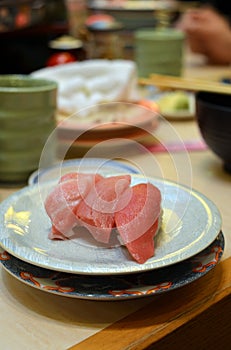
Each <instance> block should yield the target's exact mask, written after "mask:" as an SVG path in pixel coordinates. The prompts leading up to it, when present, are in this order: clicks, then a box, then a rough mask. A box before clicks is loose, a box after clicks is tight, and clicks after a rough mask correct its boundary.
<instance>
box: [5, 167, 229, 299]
mask: <svg viewBox="0 0 231 350" xmlns="http://www.w3.org/2000/svg"><path fill="white" fill-rule="evenodd" d="M119 164H120V163H119ZM111 166H112V163H110V167H111ZM96 169H98V167H97V166H96ZM110 172H111V173H109V172H107V169H106V166H105V169H104V170H103V169H101V173H104V174H106V175H109V176H110V174H111V175H112V174H113V175H115V174H118V173H120V174H121V173H130V174H131V178H132V185H135V184H138V183H143V182H150V183H152V184H153V185H155V186H157V187H158V188H159V189H160V191H161V193H162V208H163V221H162V225H161V229H160V231H159V232H158V234H157V235H156V237H155V254H154V256H153V257H152V258H150V259H149V260H148V261H147V262H146V263H144V264H138V263H136V262H135V261H133V260H132V259H131V257H130V256H129V255H128V252H127V250H126V249H125V248H124V247H123V246H117V247H112V248H110V249H108V248H105V247H104V246H100V245H99V244H98V243H96V242H94V241H93V239H89V237H88V236H86V235H82V236H81V234H80V235H79V236H78V237H77V238H74V239H70V240H66V241H51V240H50V239H49V238H48V234H49V232H50V229H51V222H50V219H49V217H48V216H47V214H46V211H45V209H44V199H45V198H46V196H47V194H48V193H49V192H50V191H51V189H52V188H53V186H54V185H55V184H56V183H57V181H56V180H54V181H44V182H43V181H40V182H37V183H34V184H33V185H29V186H28V187H25V188H23V189H22V190H20V191H18V192H16V193H15V194H13V195H11V196H10V197H8V198H7V199H6V200H5V201H3V202H2V203H1V205H0V243H1V246H2V248H0V261H1V263H2V265H3V267H4V268H5V269H6V270H7V271H8V272H9V273H10V274H12V275H13V276H14V277H16V278H18V279H19V280H20V281H22V282H24V283H26V284H28V285H30V286H33V287H35V288H39V289H41V290H43V291H46V292H49V293H53V294H59V295H62V296H67V297H73V298H82V299H92V300H112V301H113V300H121V299H131V298H138V297H145V296H150V295H156V294H160V293H163V292H167V291H170V290H172V289H176V288H178V287H181V286H184V285H186V284H188V283H191V282H192V281H195V280H197V279H198V278H200V277H202V276H203V275H205V274H206V273H207V272H208V271H210V270H211V269H212V268H214V267H215V266H216V265H217V264H218V262H219V261H220V259H221V257H222V254H223V251H224V236H223V233H222V231H221V216H220V213H219V211H218V209H217V207H216V206H215V205H214V204H213V203H212V202H211V201H210V200H209V199H208V198H207V197H205V196H204V195H203V194H201V193H199V192H197V191H195V190H192V189H190V188H188V187H185V186H182V185H179V184H176V183H173V182H170V181H167V180H163V179H157V178H147V177H144V176H143V175H141V174H139V173H137V170H136V169H135V168H133V167H131V168H130V169H128V167H127V165H126V167H125V168H123V165H122V164H120V169H119V166H118V164H117V162H115V168H114V170H112V169H110Z"/></svg>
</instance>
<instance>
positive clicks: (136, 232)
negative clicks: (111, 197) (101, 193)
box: [115, 183, 161, 264]
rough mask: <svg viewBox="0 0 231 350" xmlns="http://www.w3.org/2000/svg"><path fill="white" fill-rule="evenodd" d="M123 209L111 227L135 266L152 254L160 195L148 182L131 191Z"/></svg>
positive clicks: (117, 214) (159, 210) (117, 213)
mask: <svg viewBox="0 0 231 350" xmlns="http://www.w3.org/2000/svg"><path fill="white" fill-rule="evenodd" d="M131 189H132V196H131V199H130V201H129V203H128V204H127V206H126V207H125V208H123V209H122V210H120V211H118V212H116V213H115V224H116V227H117V230H118V231H119V234H120V236H121V238H122V242H123V243H124V244H125V245H126V247H127V249H128V251H129V253H130V254H131V255H132V257H133V258H134V259H135V260H136V261H137V262H138V263H141V264H142V263H144V262H145V261H146V260H147V259H149V258H150V257H152V256H153V255H154V236H155V234H156V232H157V230H158V226H159V225H158V219H159V217H160V213H161V193H160V191H159V189H158V188H157V187H155V186H153V185H152V184H150V183H147V184H144V183H143V184H138V185H136V186H133V187H132V188H131Z"/></svg>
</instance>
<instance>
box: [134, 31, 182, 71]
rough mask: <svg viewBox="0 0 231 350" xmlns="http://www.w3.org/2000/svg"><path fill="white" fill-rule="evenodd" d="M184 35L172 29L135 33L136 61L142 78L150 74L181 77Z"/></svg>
mask: <svg viewBox="0 0 231 350" xmlns="http://www.w3.org/2000/svg"><path fill="white" fill-rule="evenodd" d="M184 38H185V36H184V33H183V32H181V31H179V30H175V29H170V28H163V29H153V28H142V29H139V30H137V31H136V32H135V57H134V58H135V61H136V63H137V67H138V73H139V76H140V77H148V76H149V75H150V74H166V75H175V76H180V75H181V74H182V67H183V49H184Z"/></svg>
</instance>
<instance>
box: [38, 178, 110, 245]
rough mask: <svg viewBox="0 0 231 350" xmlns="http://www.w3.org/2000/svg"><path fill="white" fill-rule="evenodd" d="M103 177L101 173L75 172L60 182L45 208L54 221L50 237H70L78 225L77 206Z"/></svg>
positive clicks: (46, 202) (48, 198) (48, 197)
mask: <svg viewBox="0 0 231 350" xmlns="http://www.w3.org/2000/svg"><path fill="white" fill-rule="evenodd" d="M102 178H103V177H102V176H100V175H97V176H96V175H94V174H81V173H78V174H76V173H75V175H71V176H69V178H68V176H66V178H65V179H64V180H61V182H59V184H58V185H57V186H56V187H55V188H54V189H53V191H52V192H51V193H50V194H49V195H48V196H47V198H46V201H45V209H46V212H47V214H48V216H49V217H50V219H51V222H52V230H51V232H50V234H49V238H51V239H54V238H56V239H57V238H59V239H65V238H68V237H70V234H71V232H70V231H71V229H72V228H73V227H74V226H76V225H78V219H77V217H76V215H75V214H74V212H75V211H76V207H77V206H78V205H79V203H80V202H81V200H82V198H83V197H85V196H86V195H87V194H88V192H89V191H90V189H91V188H92V187H94V185H95V181H96V182H97V181H99V179H102Z"/></svg>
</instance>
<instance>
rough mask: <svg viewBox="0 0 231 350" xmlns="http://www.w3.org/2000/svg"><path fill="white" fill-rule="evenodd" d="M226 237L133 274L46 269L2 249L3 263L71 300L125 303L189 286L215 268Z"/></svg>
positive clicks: (16, 274)
mask: <svg viewBox="0 0 231 350" xmlns="http://www.w3.org/2000/svg"><path fill="white" fill-rule="evenodd" d="M224 244H225V242H224V236H223V234H222V232H220V233H219V235H218V237H217V238H216V239H215V241H213V242H212V244H210V245H209V246H208V247H207V248H206V249H204V250H203V251H202V252H200V253H199V254H197V255H195V256H193V257H191V258H189V259H187V260H185V261H182V262H180V263H178V264H174V265H171V266H166V267H164V268H162V269H157V270H151V271H147V272H142V273H133V274H130V275H113V276H108V275H107V276H96V275H92V276H91V275H78V274H75V275H73V274H70V273H65V272H56V271H52V270H47V269H43V268H41V267H38V266H34V265H31V264H28V263H26V262H25V261H22V260H20V259H17V258H15V257H14V256H12V255H10V254H9V253H7V252H6V251H4V250H3V249H1V248H0V263H2V266H3V267H4V268H5V270H6V271H7V272H9V273H10V274H11V275H12V276H14V277H16V278H17V279H18V280H19V281H21V282H23V283H25V284H27V285H29V286H32V287H35V288H38V289H40V290H43V291H45V292H48V293H52V294H58V295H61V296H65V297H70V298H81V299H90V300H110V301H116V300H125V299H134V298H142V297H147V296H153V295H157V294H160V293H165V292H168V291H171V290H173V289H176V288H179V287H182V286H185V285H186V284H189V283H192V282H193V281H195V280H197V279H198V278H201V277H202V276H204V275H205V274H207V273H208V272H209V271H210V270H211V269H213V268H214V267H215V266H216V265H217V264H218V262H219V261H220V259H221V257H222V255H223V252H224Z"/></svg>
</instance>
